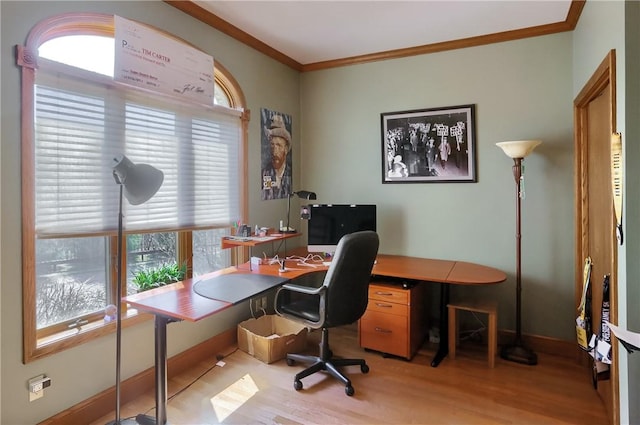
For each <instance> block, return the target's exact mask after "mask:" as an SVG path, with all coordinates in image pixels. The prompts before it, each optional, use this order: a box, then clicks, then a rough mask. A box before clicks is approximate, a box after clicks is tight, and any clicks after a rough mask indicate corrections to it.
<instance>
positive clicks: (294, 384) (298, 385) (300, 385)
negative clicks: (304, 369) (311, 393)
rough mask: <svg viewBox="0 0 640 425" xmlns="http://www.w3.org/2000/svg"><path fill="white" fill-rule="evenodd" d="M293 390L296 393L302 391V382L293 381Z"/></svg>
mask: <svg viewBox="0 0 640 425" xmlns="http://www.w3.org/2000/svg"><path fill="white" fill-rule="evenodd" d="M293 388H295V389H296V391H300V390H301V389H302V381H301V380H299V379H296V380H295V381H293Z"/></svg>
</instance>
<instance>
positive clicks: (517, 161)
mask: <svg viewBox="0 0 640 425" xmlns="http://www.w3.org/2000/svg"><path fill="white" fill-rule="evenodd" d="M512 169H513V177H514V178H515V180H516V341H515V344H516V345H522V319H521V314H520V312H521V308H522V268H521V265H522V234H521V224H520V223H521V222H520V217H521V215H520V208H521V204H522V192H521V184H520V180H521V178H522V158H514V159H513V167H512Z"/></svg>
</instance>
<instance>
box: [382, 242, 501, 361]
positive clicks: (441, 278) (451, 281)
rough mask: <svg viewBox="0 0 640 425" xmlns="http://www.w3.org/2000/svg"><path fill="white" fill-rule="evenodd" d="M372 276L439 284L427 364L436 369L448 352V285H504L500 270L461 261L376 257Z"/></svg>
mask: <svg viewBox="0 0 640 425" xmlns="http://www.w3.org/2000/svg"><path fill="white" fill-rule="evenodd" d="M371 273H372V275H375V276H385V277H392V278H401V279H411V280H418V281H422V282H436V283H440V325H439V327H440V342H439V343H438V351H437V352H436V355H435V356H434V358H433V360H432V361H431V366H432V367H437V366H438V365H439V364H440V362H441V361H442V359H444V358H445V357H446V356H447V354H448V353H449V316H448V314H447V305H448V304H449V292H450V289H449V288H450V285H489V284H495V283H500V282H504V281H505V280H506V279H507V275H506V274H505V273H504V272H503V271H500V270H497V269H494V268H491V267H487V266H483V265H480V264H475V263H468V262H465V261H451V260H433V259H428V258H416V257H405V256H400V255H385V254H379V255H378V257H377V261H376V264H375V265H374V266H373V271H372V272H371Z"/></svg>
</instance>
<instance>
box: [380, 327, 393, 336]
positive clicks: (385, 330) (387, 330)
mask: <svg viewBox="0 0 640 425" xmlns="http://www.w3.org/2000/svg"><path fill="white" fill-rule="evenodd" d="M376 332H381V333H383V334H390V333H391V332H392V331H391V330H389V329H383V328H379V327H377V326H376Z"/></svg>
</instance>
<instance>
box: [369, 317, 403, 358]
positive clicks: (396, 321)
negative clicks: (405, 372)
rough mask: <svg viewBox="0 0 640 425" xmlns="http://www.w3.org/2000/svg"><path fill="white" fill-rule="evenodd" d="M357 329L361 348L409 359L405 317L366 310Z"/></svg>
mask: <svg viewBox="0 0 640 425" xmlns="http://www.w3.org/2000/svg"><path fill="white" fill-rule="evenodd" d="M359 328H360V329H359V331H360V332H359V334H360V346H361V347H363V348H369V349H372V350H376V351H381V352H383V353H388V354H394V355H396V356H401V357H407V358H408V357H410V354H409V340H408V332H407V318H406V317H402V316H396V315H393V314H386V313H379V312H375V311H370V310H367V312H366V313H365V314H364V315H363V316H362V318H361V319H360V322H359Z"/></svg>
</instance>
